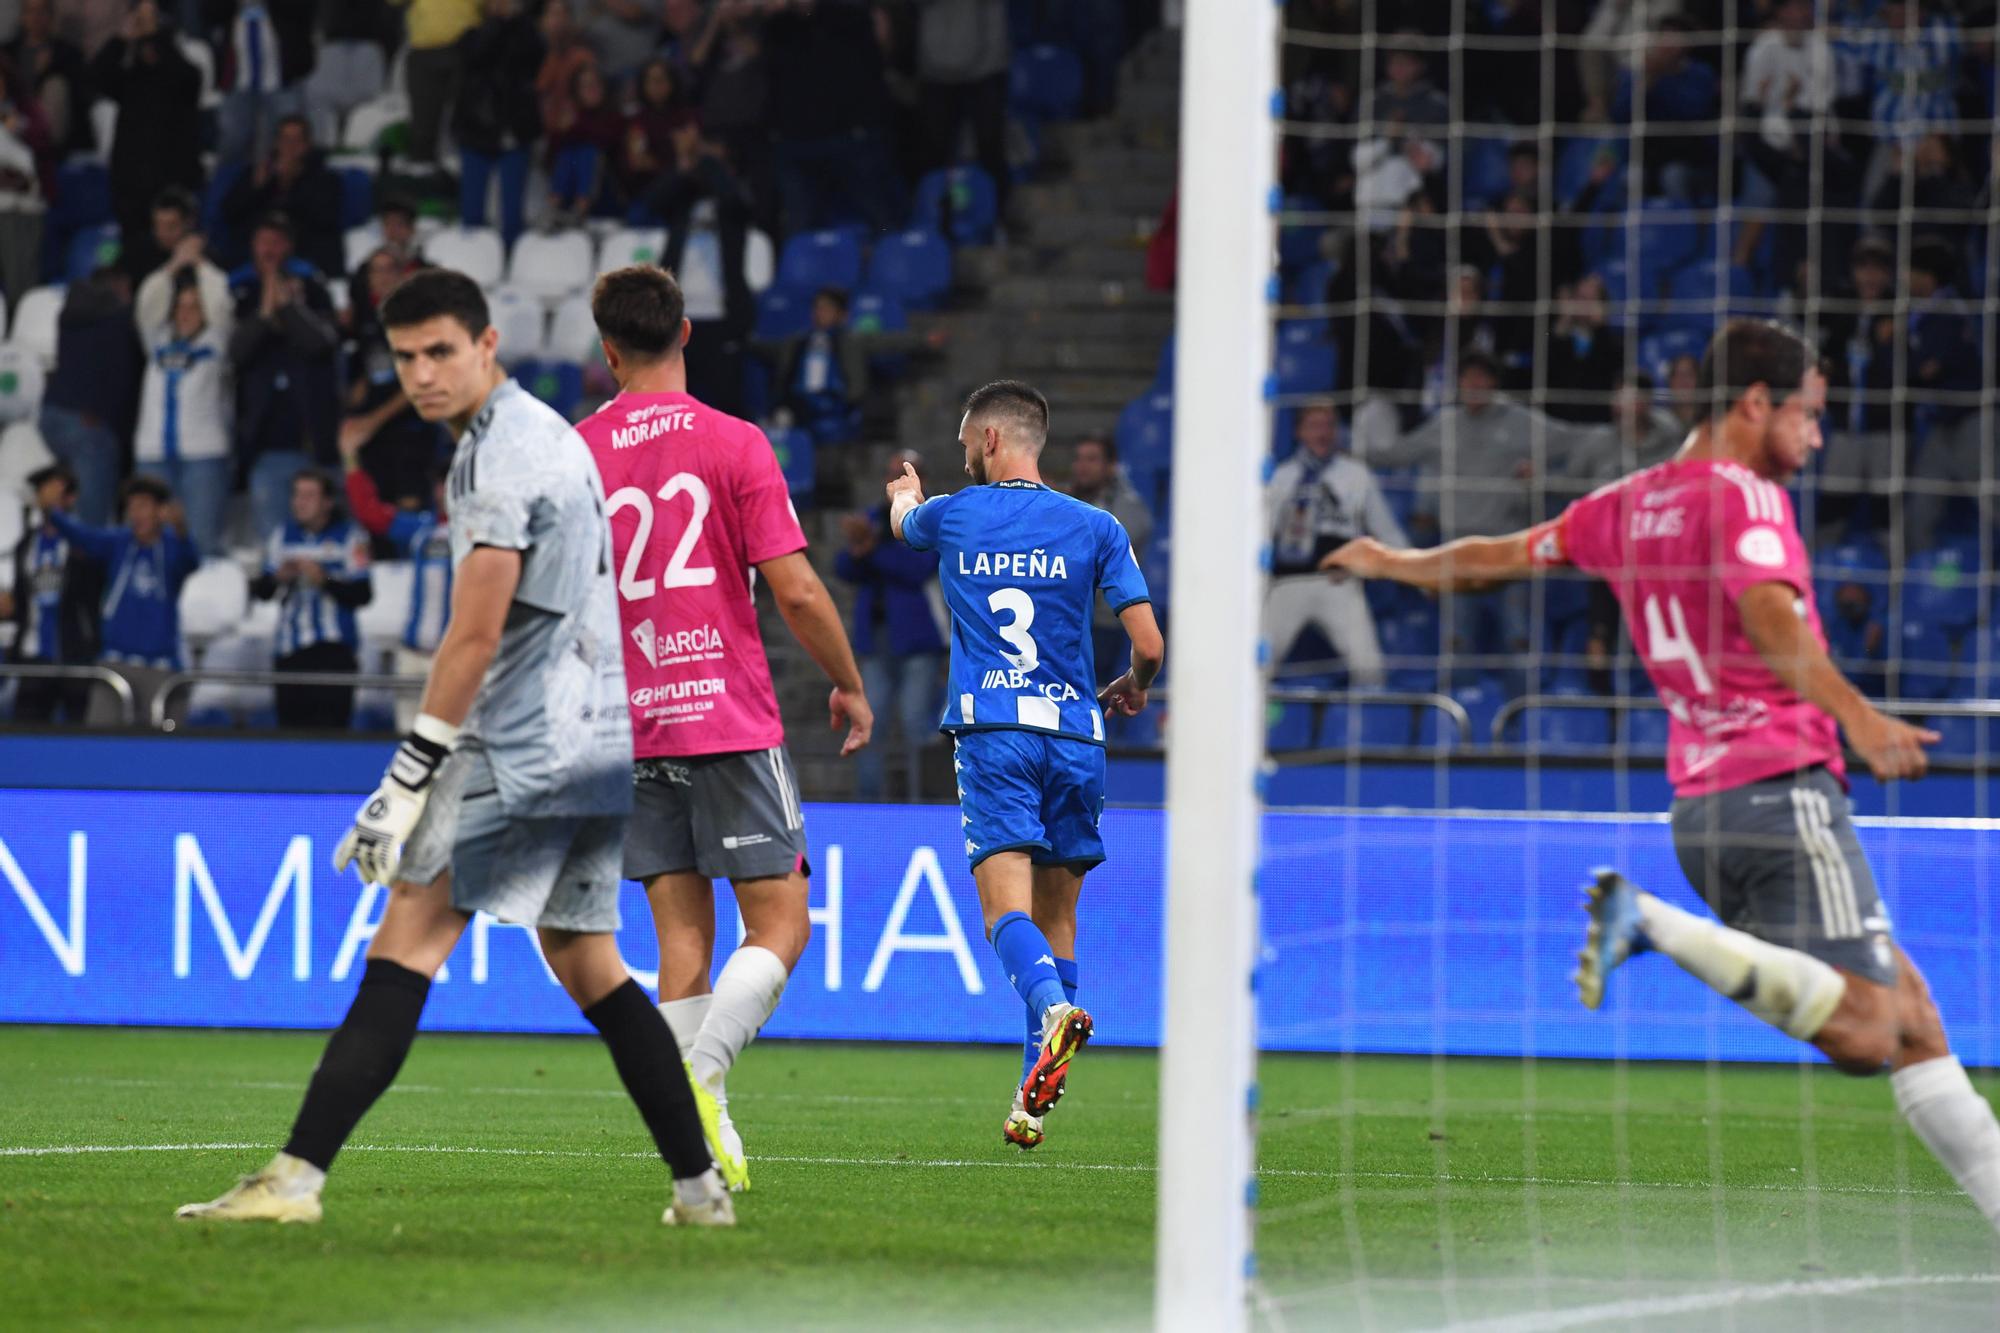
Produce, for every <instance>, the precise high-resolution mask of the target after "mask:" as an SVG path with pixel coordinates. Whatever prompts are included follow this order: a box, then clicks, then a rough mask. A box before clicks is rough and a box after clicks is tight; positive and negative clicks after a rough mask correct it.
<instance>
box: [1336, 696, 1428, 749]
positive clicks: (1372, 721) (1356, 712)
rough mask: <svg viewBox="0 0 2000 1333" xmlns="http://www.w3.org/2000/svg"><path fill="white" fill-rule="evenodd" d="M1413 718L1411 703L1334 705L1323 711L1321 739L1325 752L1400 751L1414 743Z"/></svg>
mask: <svg viewBox="0 0 2000 1333" xmlns="http://www.w3.org/2000/svg"><path fill="white" fill-rule="evenodd" d="M1411 728H1412V719H1411V717H1410V706H1409V705H1408V704H1393V703H1369V702H1367V701H1366V700H1365V699H1364V700H1357V701H1355V702H1353V703H1347V702H1338V703H1330V704H1327V705H1326V706H1325V708H1324V709H1323V710H1322V711H1321V716H1320V721H1319V736H1318V739H1317V740H1316V741H1315V742H1314V744H1315V745H1317V746H1318V747H1319V748H1320V749H1323V750H1345V749H1349V748H1355V749H1368V750H1400V749H1404V748H1407V747H1408V746H1409V744H1410V737H1411Z"/></svg>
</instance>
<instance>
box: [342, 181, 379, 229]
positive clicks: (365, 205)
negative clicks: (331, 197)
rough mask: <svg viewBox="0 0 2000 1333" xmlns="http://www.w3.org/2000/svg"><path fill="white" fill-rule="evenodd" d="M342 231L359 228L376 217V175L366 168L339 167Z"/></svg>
mask: <svg viewBox="0 0 2000 1333" xmlns="http://www.w3.org/2000/svg"><path fill="white" fill-rule="evenodd" d="M336 170H337V171H338V172H339V173H340V229H341V230H342V231H346V230H348V229H350V228H353V227H359V226H361V225H362V224H363V223H365V222H367V221H368V219H370V218H372V217H374V216H375V173H373V172H372V171H370V170H368V168H366V167H338V168H336Z"/></svg>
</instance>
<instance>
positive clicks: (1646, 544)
mask: <svg viewBox="0 0 2000 1333" xmlns="http://www.w3.org/2000/svg"><path fill="white" fill-rule="evenodd" d="M1529 550H1530V556H1531V558H1532V559H1533V560H1534V562H1535V564H1536V565H1538V566H1541V567H1549V566H1555V565H1574V566H1576V567H1577V568H1578V569H1581V570H1584V571H1586V572H1587V573H1591V574H1595V575H1597V576H1598V577H1600V578H1602V579H1604V580H1605V581H1606V582H1607V583H1609V584H1610V585H1611V591H1612V592H1613V594H1614V595H1616V597H1617V598H1618V604H1619V606H1620V607H1622V608H1623V609H1624V612H1625V626H1626V628H1627V630H1628V631H1629V632H1630V633H1631V636H1632V642H1633V644H1634V646H1635V647H1636V648H1637V650H1638V652H1639V655H1640V657H1641V658H1642V659H1643V660H1644V662H1645V664H1646V674H1647V675H1649V676H1650V677H1652V681H1653V688H1654V689H1656V690H1658V691H1659V695H1660V702H1661V703H1663V704H1665V705H1666V707H1667V712H1668V715H1669V717H1670V719H1671V721H1670V722H1669V724H1668V740H1669V745H1668V749H1667V776H1668V778H1669V779H1671V780H1672V782H1673V784H1674V791H1675V792H1676V793H1677V794H1678V795H1681V796H1701V795H1705V794H1707V793H1710V792H1717V791H1724V790H1727V789H1729V788H1731V787H1740V786H1743V785H1744V784H1745V783H1750V782H1756V781H1759V780H1760V779H1763V778H1769V777H1775V776H1777V775H1778V774H1781V773H1787V772H1790V771H1791V770H1793V769H1798V768H1805V767H1808V766H1810V765H1813V764H1825V765H1826V766H1827V767H1828V768H1829V769H1830V770H1832V772H1833V773H1834V775H1835V776H1836V777H1843V780H1844V776H1843V774H1844V768H1843V764H1842V760H1841V750H1840V733H1839V728H1838V727H1837V726H1835V724H1834V721H1833V719H1832V718H1831V717H1829V716H1827V714H1826V713H1825V712H1823V711H1821V710H1820V709H1819V708H1817V707H1815V706H1813V705H1812V704H1810V703H1807V702H1806V701H1805V700H1804V699H1803V698H1801V697H1800V696H1799V695H1798V694H1796V693H1794V692H1793V691H1792V690H1791V689H1790V688H1788V687H1787V686H1786V685H1785V684H1784V683H1783V682H1781V681H1780V680H1779V679H1778V677H1777V676H1776V675H1775V674H1774V673H1773V672H1772V670H1771V668H1770V667H1769V666H1767V665H1765V663H1764V659H1763V658H1762V657H1760V656H1759V655H1758V653H1757V649H1756V647H1755V645H1753V644H1752V643H1751V642H1750V638H1749V636H1748V635H1747V634H1746V633H1745V632H1744V628H1743V616H1742V614H1741V612H1739V611H1738V610H1737V599H1738V598H1740V597H1741V596H1742V595H1743V594H1744V592H1745V591H1746V590H1747V589H1749V588H1750V587H1752V586H1753V585H1755V584H1759V583H1782V584H1786V585H1788V586H1789V587H1790V588H1791V589H1792V590H1793V592H1794V593H1795V594H1796V600H1795V601H1794V603H1793V605H1794V607H1795V608H1796V609H1797V611H1798V615H1799V618H1800V619H1802V620H1804V621H1805V622H1806V624H1807V625H1808V626H1810V627H1811V629H1812V633H1813V637H1814V638H1815V639H1817V640H1819V642H1820V645H1821V646H1822V647H1824V646H1825V644H1826V633H1825V631H1824V630H1823V629H1822V628H1821V627H1820V619H1819V609H1818V608H1817V607H1816V606H1814V604H1813V589H1812V573H1811V564H1810V562H1809V561H1808V560H1807V558H1806V549H1805V543H1804V542H1803V541H1802V540H1801V539H1800V537H1799V533H1798V524H1797V523H1796V521H1795V520H1794V519H1793V517H1792V502H1791V499H1790V497H1789V496H1787V495H1786V494H1785V492H1784V490H1783V488H1781V487H1779V486H1777V485H1775V484H1773V483H1771V482H1768V481H1766V480H1764V479H1763V478H1762V477H1759V476H1758V475H1757V474H1756V473H1754V472H1752V471H1750V470H1749V469H1748V468H1746V467H1743V466H1741V465H1740V464H1736V463H1727V462H1717V461H1713V460H1710V459H1689V460H1675V461H1672V462H1668V463H1662V464H1660V465H1659V466H1658V467H1653V468H1648V469H1646V470H1645V471H1644V472H1636V473H1634V474H1633V475H1631V476H1629V477H1626V478H1625V479H1623V480H1622V481H1617V482H1613V483H1612V484H1611V485H1609V486H1606V487H1604V488H1603V489H1602V490H1599V491H1596V492H1594V493H1592V494H1590V495H1587V496H1585V497H1584V498H1583V499H1581V500H1578V501H1577V502H1576V503H1574V504H1572V505H1571V506H1570V507H1569V508H1568V509H1566V510H1564V511H1563V513H1562V514H1561V516H1559V517H1557V518H1555V519H1552V520H1550V521H1549V522H1547V523H1544V524H1542V525H1541V526H1540V527H1538V528H1536V529H1535V530H1534V532H1533V533H1532V534H1531V537H1530V547H1529Z"/></svg>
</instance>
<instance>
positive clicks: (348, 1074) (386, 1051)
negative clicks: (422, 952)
mask: <svg viewBox="0 0 2000 1333" xmlns="http://www.w3.org/2000/svg"><path fill="white" fill-rule="evenodd" d="M430 991H431V982H430V978H429V977H426V976H425V975H424V974H423V973H421V972H412V971H411V970H410V969H409V968H407V967H404V966H403V965H402V964H401V963H392V962H390V961H389V960H388V959H386V958H371V959H369V960H368V968H367V971H365V972H364V973H363V974H362V976H361V989H359V990H358V991H356V992H355V993H354V1003H353V1004H351V1005H349V1006H348V1008H347V1017H346V1018H344V1019H342V1020H341V1021H340V1026H339V1027H338V1028H336V1029H334V1033H333V1037H332V1038H331V1039H330V1040H329V1041H328V1042H327V1043H326V1053H325V1054H324V1055H322V1056H320V1058H319V1067H318V1068H317V1069H315V1070H313V1076H312V1082H311V1083H309V1084H307V1085H306V1100H305V1104H304V1105H303V1106H301V1107H299V1118H298V1119H297V1120H295V1121H293V1122H292V1137H291V1139H290V1140H289V1141H287V1142H286V1144H285V1151H286V1152H287V1153H290V1154H291V1155H292V1156H293V1157H299V1158H303V1159H305V1160H306V1161H308V1162H311V1163H312V1164H313V1165H314V1166H316V1167H318V1168H319V1169H320V1170H322V1171H324V1170H326V1169H327V1168H328V1167H329V1166H331V1165H332V1164H333V1158H334V1154H336V1153H338V1152H339V1151H340V1146H341V1145H342V1144H343V1143H346V1142H347V1136H348V1135H349V1134H352V1133H353V1132H354V1127H355V1126H356V1125H358V1124H360V1123H361V1117H362V1116H364V1115H367V1114H368V1108H369V1107H371V1106H373V1105H374V1104H375V1102H376V1099H377V1098H379V1097H380V1096H381V1095H382V1094H383V1093H385V1092H387V1091H388V1090H389V1085H390V1084H391V1083H393V1082H395V1081H396V1071H397V1070H399V1069H401V1068H402V1067H403V1058H404V1057H405V1056H407V1055H408V1054H409V1053H410V1043H411V1042H413V1041H415V1040H416V1039H417V1019H418V1018H420V1017H422V1015H423V1012H424V1000H425V998H426V997H427V996H429V995H430Z"/></svg>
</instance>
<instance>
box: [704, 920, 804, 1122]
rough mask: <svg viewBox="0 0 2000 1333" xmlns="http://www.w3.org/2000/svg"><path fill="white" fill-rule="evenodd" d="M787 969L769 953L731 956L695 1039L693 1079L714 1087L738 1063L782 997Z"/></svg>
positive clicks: (745, 951)
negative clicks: (738, 1058) (737, 1058)
mask: <svg viewBox="0 0 2000 1333" xmlns="http://www.w3.org/2000/svg"><path fill="white" fill-rule="evenodd" d="M787 975H788V974H787V972H786V971H785V964H784V963H783V962H782V961H781V960H780V959H779V957H778V955H776V954H774V953H772V952H771V951H770V950H769V949H760V948H758V947H757V946H756V945H754V944H753V945H748V946H746V947H744V948H741V949H738V950H737V951H736V952H735V953H733V954H731V955H729V961H728V962H727V963H724V964H723V965H722V975H721V976H719V977H717V978H716V979H715V993H714V996H713V1003H712V1004H711V1005H710V1007H709V1011H708V1017H707V1018H706V1019H704V1020H703V1021H702V1025H701V1032H700V1034H699V1035H697V1036H696V1037H695V1040H694V1054H693V1056H692V1057H690V1058H691V1059H692V1060H693V1063H694V1076H695V1077H696V1078H698V1079H700V1080H701V1081H702V1082H704V1083H707V1084H709V1085H710V1087H712V1088H719V1087H720V1086H721V1085H722V1080H723V1076H724V1075H726V1074H728V1073H729V1067H730V1066H731V1065H733V1064H735V1063H736V1057H737V1056H739V1055H741V1054H743V1048H744V1047H745V1046H748V1045H749V1044H750V1042H751V1041H752V1039H754V1038H755V1037H756V1035H757V1030H758V1029H759V1028H761V1027H763V1026H764V1022H765V1020H766V1019H768V1018H770V1016H771V1011H772V1010H774V1009H776V1008H777V1007H778V997H779V996H781V995H783V994H784V993H785V979H786V977H787Z"/></svg>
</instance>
